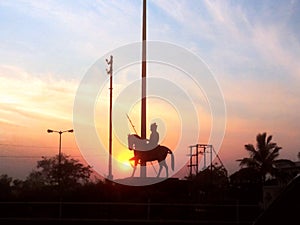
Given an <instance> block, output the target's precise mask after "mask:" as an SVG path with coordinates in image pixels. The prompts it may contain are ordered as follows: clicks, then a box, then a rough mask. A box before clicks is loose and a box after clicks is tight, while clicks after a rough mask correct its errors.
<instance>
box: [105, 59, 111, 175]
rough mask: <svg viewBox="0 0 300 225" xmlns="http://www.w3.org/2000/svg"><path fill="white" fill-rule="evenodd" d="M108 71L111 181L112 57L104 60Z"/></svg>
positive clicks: (109, 169)
mask: <svg viewBox="0 0 300 225" xmlns="http://www.w3.org/2000/svg"><path fill="white" fill-rule="evenodd" d="M106 63H107V65H109V69H106V72H107V74H108V75H109V80H110V82H109V83H110V85H109V95H110V96H109V97H110V98H109V159H108V176H107V178H108V179H110V180H112V179H113V175H112V89H113V88H112V79H113V56H112V55H111V56H110V60H107V59H106Z"/></svg>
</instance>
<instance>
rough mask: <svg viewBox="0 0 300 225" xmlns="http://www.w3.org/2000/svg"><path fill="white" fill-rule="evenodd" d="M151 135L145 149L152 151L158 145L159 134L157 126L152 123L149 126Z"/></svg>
mask: <svg viewBox="0 0 300 225" xmlns="http://www.w3.org/2000/svg"><path fill="white" fill-rule="evenodd" d="M150 130H151V134H150V138H149V140H148V143H147V149H154V148H156V147H157V145H158V140H159V134H158V132H157V125H156V123H152V124H151V126H150Z"/></svg>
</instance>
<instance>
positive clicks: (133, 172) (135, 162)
mask: <svg viewBox="0 0 300 225" xmlns="http://www.w3.org/2000/svg"><path fill="white" fill-rule="evenodd" d="M137 164H138V159H135V161H134V167H133V171H132V174H131V177H133V176H134V174H135V171H136V166H137Z"/></svg>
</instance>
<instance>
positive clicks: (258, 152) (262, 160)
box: [237, 132, 281, 182]
mask: <svg viewBox="0 0 300 225" xmlns="http://www.w3.org/2000/svg"><path fill="white" fill-rule="evenodd" d="M271 140H272V135H269V136H268V137H267V133H266V132H264V133H259V134H258V135H257V136H256V142H257V143H256V148H255V147H254V146H253V145H252V144H247V145H245V149H246V150H247V151H248V152H249V154H250V157H249V158H243V159H239V160H237V161H240V166H247V167H251V168H254V169H256V170H257V171H258V172H259V174H260V176H261V179H262V181H263V182H265V181H266V175H267V174H271V175H275V172H276V169H275V166H274V162H275V159H276V158H277V157H278V156H279V150H280V149H281V147H278V146H277V144H276V143H274V142H271Z"/></svg>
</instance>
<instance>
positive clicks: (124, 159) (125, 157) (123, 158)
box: [116, 149, 133, 171]
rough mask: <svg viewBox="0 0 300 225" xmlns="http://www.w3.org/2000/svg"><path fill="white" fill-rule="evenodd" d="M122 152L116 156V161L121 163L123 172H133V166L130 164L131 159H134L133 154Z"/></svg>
mask: <svg viewBox="0 0 300 225" xmlns="http://www.w3.org/2000/svg"><path fill="white" fill-rule="evenodd" d="M126 150H127V151H120V152H119V153H118V154H117V155H116V159H117V160H118V161H119V167H120V169H121V170H123V171H128V170H132V165H131V164H130V161H129V159H131V158H132V157H133V152H131V151H128V149H126Z"/></svg>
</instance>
